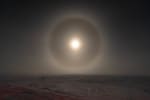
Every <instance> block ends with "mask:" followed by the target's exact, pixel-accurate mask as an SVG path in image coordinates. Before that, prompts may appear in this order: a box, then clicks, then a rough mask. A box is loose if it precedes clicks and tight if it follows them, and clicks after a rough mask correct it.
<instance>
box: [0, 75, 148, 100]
mask: <svg viewBox="0 0 150 100" xmlns="http://www.w3.org/2000/svg"><path fill="white" fill-rule="evenodd" d="M14 91H15V92H14ZM16 94H17V95H16ZM18 95H19V96H18ZM25 98H26V99H25ZM0 100H150V77H138V76H137V77H123V76H122V77H119V76H51V77H39V78H16V79H10V80H5V81H1V88H0Z"/></svg>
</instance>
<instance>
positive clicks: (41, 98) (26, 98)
mask: <svg viewBox="0 0 150 100" xmlns="http://www.w3.org/2000/svg"><path fill="white" fill-rule="evenodd" d="M0 100H78V99H75V98H73V97H69V96H66V95H65V94H64V95H63V94H56V93H55V92H54V93H53V92H51V93H50V92H48V93H47V92H42V91H35V90H32V89H29V88H24V87H18V86H10V85H1V86H0Z"/></svg>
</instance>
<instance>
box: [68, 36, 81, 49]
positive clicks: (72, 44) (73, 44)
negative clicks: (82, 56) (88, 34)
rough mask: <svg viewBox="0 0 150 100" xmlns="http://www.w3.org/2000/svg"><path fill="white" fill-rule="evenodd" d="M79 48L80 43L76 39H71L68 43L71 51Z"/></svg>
mask: <svg viewBox="0 0 150 100" xmlns="http://www.w3.org/2000/svg"><path fill="white" fill-rule="evenodd" d="M80 46H81V42H80V40H79V39H78V38H73V39H72V40H71V41H70V47H71V49H72V50H78V49H79V48H80Z"/></svg>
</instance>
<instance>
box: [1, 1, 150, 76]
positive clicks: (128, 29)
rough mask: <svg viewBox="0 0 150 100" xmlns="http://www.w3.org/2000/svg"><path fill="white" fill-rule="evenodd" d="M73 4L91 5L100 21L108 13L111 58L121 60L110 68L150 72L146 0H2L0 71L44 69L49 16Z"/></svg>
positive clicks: (142, 73)
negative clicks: (45, 31)
mask: <svg viewBox="0 0 150 100" xmlns="http://www.w3.org/2000/svg"><path fill="white" fill-rule="evenodd" d="M69 7H72V8H74V9H75V8H78V7H81V8H84V7H85V9H86V8H88V9H90V10H91V11H93V13H95V15H96V16H97V17H98V18H99V19H98V20H101V19H100V18H101V17H100V15H103V16H105V18H106V19H107V23H106V26H107V27H108V30H107V32H108V35H109V39H110V41H111V42H112V45H111V47H110V48H111V49H110V54H109V56H110V57H109V58H110V59H115V60H114V62H118V65H112V68H110V69H115V71H116V70H118V71H119V72H114V73H122V71H125V74H138V75H150V74H149V72H150V60H149V59H150V45H149V43H150V39H149V38H150V29H149V27H150V13H149V10H150V7H149V5H148V2H144V1H142V0H141V1H137V0H135V1H129V2H128V1H125V2H122V1H120V0H118V1H115V2H104V1H100V0H58V1H57V0H54V1H53V0H49V1H48V2H44V1H43V0H41V1H39V0H37V1H30V0H29V1H24V2H21V1H19V0H18V1H15V0H5V1H1V2H0V74H9V73H16V74H17V73H22V72H24V73H28V72H29V73H32V71H34V70H35V69H38V71H37V70H36V73H38V72H40V71H41V69H42V68H41V66H44V65H43V64H44V61H43V60H42V59H41V57H42V56H43V53H42V52H43V49H42V46H41V45H42V44H43V42H42V41H43V35H42V32H44V30H45V27H44V23H46V18H48V17H49V19H48V20H49V22H50V21H51V20H52V19H50V18H51V16H53V15H54V14H55V11H58V10H61V9H62V8H67V9H70V8H69ZM106 29H107V28H106ZM112 62H113V61H112ZM123 67H125V68H123ZM96 73H101V72H96ZM108 74H109V73H108Z"/></svg>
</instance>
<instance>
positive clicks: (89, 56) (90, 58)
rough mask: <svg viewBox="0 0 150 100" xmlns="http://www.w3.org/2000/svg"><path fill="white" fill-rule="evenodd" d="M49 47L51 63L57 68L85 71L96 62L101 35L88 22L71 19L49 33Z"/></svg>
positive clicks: (61, 22) (67, 19)
mask: <svg viewBox="0 0 150 100" xmlns="http://www.w3.org/2000/svg"><path fill="white" fill-rule="evenodd" d="M49 45H50V46H49V52H50V58H51V59H50V60H51V63H52V64H53V65H54V66H56V67H57V68H60V69H64V70H69V69H70V70H75V69H78V70H80V69H81V68H83V69H84V68H85V69H86V68H87V67H88V66H91V65H92V64H93V62H95V61H97V60H98V59H97V57H98V56H99V54H100V53H101V35H100V33H99V31H98V29H97V28H96V27H95V26H94V25H93V24H92V23H91V22H90V21H88V20H85V19H82V18H76V17H71V18H66V19H64V20H62V21H60V22H59V23H58V24H57V25H56V26H55V27H54V29H53V31H52V32H51V33H50V39H49ZM91 67H92V66H91Z"/></svg>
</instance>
